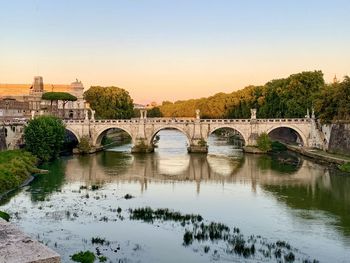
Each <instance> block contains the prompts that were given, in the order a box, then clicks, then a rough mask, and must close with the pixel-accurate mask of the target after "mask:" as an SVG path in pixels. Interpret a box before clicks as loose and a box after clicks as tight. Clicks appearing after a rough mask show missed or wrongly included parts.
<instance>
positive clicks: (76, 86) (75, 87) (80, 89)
mask: <svg viewBox="0 0 350 263" xmlns="http://www.w3.org/2000/svg"><path fill="white" fill-rule="evenodd" d="M69 93H71V94H72V95H74V96H76V97H77V98H78V100H79V99H83V94H84V86H83V83H81V81H79V80H78V79H76V81H74V82H72V83H71V84H70V92H69Z"/></svg>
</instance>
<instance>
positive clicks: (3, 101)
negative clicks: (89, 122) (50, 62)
mask: <svg viewBox="0 0 350 263" xmlns="http://www.w3.org/2000/svg"><path fill="white" fill-rule="evenodd" d="M45 92H67V93H70V94H72V95H74V96H75V97H77V100H76V101H69V102H67V103H66V104H65V105H63V102H62V101H58V102H53V103H52V104H51V102H50V101H46V100H43V99H42V95H43V94H44V93H45ZM83 93H84V86H83V84H82V83H81V81H78V80H76V81H74V82H72V83H71V84H70V85H62V84H44V81H43V78H42V77H41V76H36V77H34V81H33V83H32V84H0V119H13V118H31V117H32V116H33V115H34V116H35V115H44V114H53V115H56V116H59V117H61V118H65V119H83V118H84V116H85V115H84V114H85V110H86V103H85V101H84V98H83ZM63 109H64V110H63Z"/></svg>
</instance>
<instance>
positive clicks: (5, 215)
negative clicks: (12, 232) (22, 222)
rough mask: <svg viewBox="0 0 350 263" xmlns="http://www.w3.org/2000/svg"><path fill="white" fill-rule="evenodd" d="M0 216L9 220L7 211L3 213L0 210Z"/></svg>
mask: <svg viewBox="0 0 350 263" xmlns="http://www.w3.org/2000/svg"><path fill="white" fill-rule="evenodd" d="M0 218H2V219H4V220H5V221H7V222H9V221H10V215H9V214H8V213H5V212H3V211H0Z"/></svg>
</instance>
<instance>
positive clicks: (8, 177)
mask: <svg viewBox="0 0 350 263" xmlns="http://www.w3.org/2000/svg"><path fill="white" fill-rule="evenodd" d="M36 163H37V159H36V157H34V156H33V155H32V154H30V153H28V152H25V151H21V150H13V151H4V152H0V195H1V194H3V193H5V192H6V191H9V190H11V189H13V188H16V187H18V186H20V185H21V184H22V183H23V182H25V180H27V179H28V178H29V176H30V175H31V174H32V173H34V172H35V171H36V170H37V169H36V167H35V165H36Z"/></svg>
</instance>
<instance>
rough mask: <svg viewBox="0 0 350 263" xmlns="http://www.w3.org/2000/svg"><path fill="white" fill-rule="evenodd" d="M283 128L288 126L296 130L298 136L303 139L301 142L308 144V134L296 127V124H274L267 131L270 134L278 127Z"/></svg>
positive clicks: (304, 144)
mask: <svg viewBox="0 0 350 263" xmlns="http://www.w3.org/2000/svg"><path fill="white" fill-rule="evenodd" d="M283 128H288V129H291V130H293V131H294V132H295V134H296V135H297V136H298V138H299V139H300V140H301V143H302V145H303V146H307V136H306V135H305V134H304V133H303V132H302V131H301V130H300V129H299V128H298V127H295V126H294V125H285V124H283V125H279V126H274V127H272V128H270V129H268V130H267V131H266V133H267V134H268V135H270V133H271V132H273V131H275V130H277V129H283Z"/></svg>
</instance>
